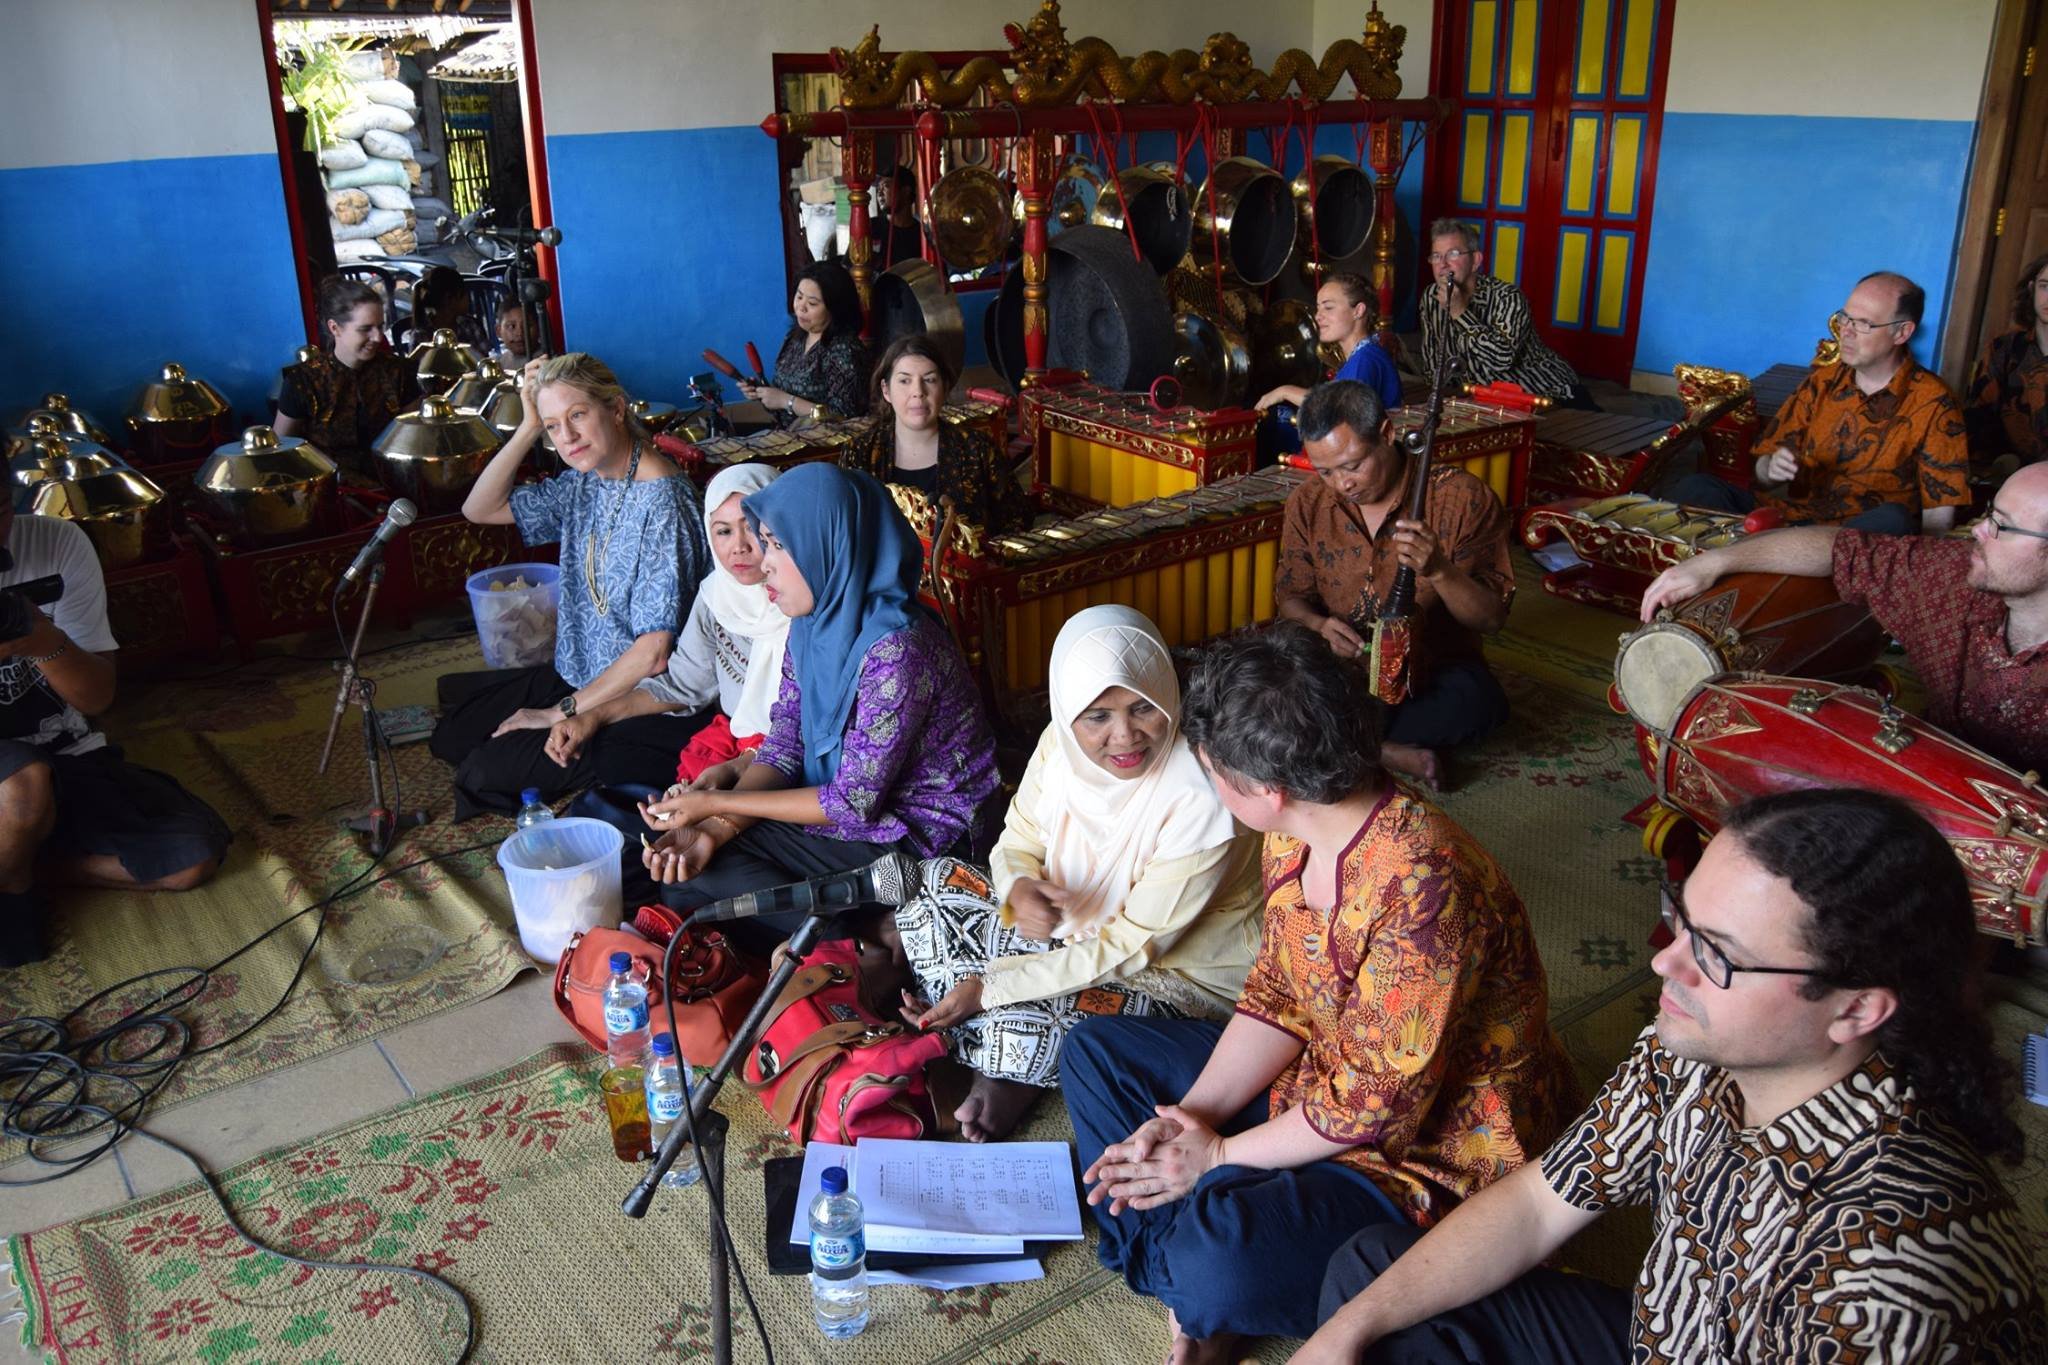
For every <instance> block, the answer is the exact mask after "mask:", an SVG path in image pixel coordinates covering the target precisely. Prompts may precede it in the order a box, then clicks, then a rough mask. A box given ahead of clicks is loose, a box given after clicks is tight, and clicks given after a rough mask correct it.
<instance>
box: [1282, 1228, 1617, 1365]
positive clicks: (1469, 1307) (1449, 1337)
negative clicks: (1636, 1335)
mask: <svg viewBox="0 0 2048 1365" xmlns="http://www.w3.org/2000/svg"><path fill="white" fill-rule="evenodd" d="M1421 1240H1422V1230H1421V1229H1420V1228H1417V1227H1412V1226H1410V1225H1408V1224H1406V1223H1385V1224H1376V1225H1374V1226H1372V1227H1369V1228H1367V1229H1366V1230H1365V1231H1363V1232H1361V1233H1359V1234H1358V1235H1357V1236H1355V1237H1353V1238H1352V1239H1351V1240H1350V1241H1348V1242H1346V1243H1345V1244H1344V1245H1343V1246H1342V1247H1340V1248H1339V1249H1338V1251H1337V1254H1336V1255H1334V1256H1332V1257H1331V1258H1330V1266H1329V1269H1328V1270H1327V1271H1325V1272H1324V1274H1323V1302H1322V1310H1321V1321H1323V1322H1328V1321H1329V1320H1330V1319H1331V1318H1332V1317H1333V1316H1335V1315H1336V1312H1337V1310H1338V1309H1340V1308H1342V1307H1343V1306H1344V1305H1345V1304H1346V1303H1348V1302H1350V1301H1351V1300H1352V1299H1353V1298H1355V1297H1357V1296H1358V1294H1359V1293H1360V1292H1362V1291H1363V1290H1364V1289H1365V1287H1366V1286H1367V1285H1369V1284H1371V1283H1372V1282H1373V1281H1374V1280H1376V1279H1378V1278H1379V1276H1380V1275H1381V1274H1382V1273H1383V1272H1384V1271H1385V1270H1386V1269H1387V1267H1388V1266H1391V1265H1392V1264H1393V1263H1394V1262H1395V1261H1396V1260H1397V1259H1399V1258H1400V1255H1401V1253H1402V1252H1404V1251H1406V1250H1407V1249H1408V1248H1409V1247H1411V1246H1414V1245H1415V1243H1417V1242H1419V1241H1421ZM1634 1316H1635V1309H1634V1303H1633V1300H1632V1296H1631V1295H1630V1294H1629V1292H1628V1291H1627V1290H1625V1289H1616V1288H1614V1287H1613V1286H1611V1285H1605V1284H1602V1283H1600V1281H1598V1280H1594V1279H1588V1278H1587V1277H1586V1276H1584V1275H1569V1274H1566V1273H1564V1272H1563V1271H1557V1270H1532V1271H1530V1272H1529V1273H1528V1274H1526V1275H1524V1276H1522V1277H1521V1278H1520V1279H1518V1280H1516V1281H1515V1282H1514V1283H1512V1284H1510V1285H1508V1286H1507V1287H1506V1288H1504V1289H1500V1290H1496V1291H1495V1292H1494V1293H1492V1294H1489V1295H1487V1296H1486V1297H1485V1298H1483V1299H1479V1300H1476V1301H1475V1302H1472V1303H1468V1304H1466V1305H1465V1306H1464V1307H1463V1308H1457V1309H1453V1310H1452V1311H1450V1312H1448V1313H1444V1314H1441V1315H1439V1316H1437V1317H1434V1318H1431V1319H1430V1320H1429V1321H1427V1322H1422V1323H1417V1324H1416V1325H1415V1326H1413V1327H1410V1328H1409V1329H1408V1330H1406V1331H1404V1332H1396V1333H1394V1335H1392V1336H1390V1337H1385V1338H1382V1339H1381V1340H1380V1341H1378V1342H1377V1343H1375V1344H1374V1345H1373V1347H1372V1348H1371V1349H1370V1350H1368V1351H1367V1352H1366V1353H1365V1359H1366V1361H1367V1362H1369V1365H1491V1363H1492V1362H1498V1361H1510V1360H1511V1361H1514V1362H1515V1365H1604V1362H1607V1361H1614V1362H1621V1361H1625V1360H1627V1359H1628V1358H1629V1327H1630V1324H1631V1323H1632V1322H1633V1320H1634Z"/></svg>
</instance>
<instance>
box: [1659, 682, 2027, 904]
mask: <svg viewBox="0 0 2048 1365" xmlns="http://www.w3.org/2000/svg"><path fill="white" fill-rule="evenodd" d="M1646 755H1647V758H1646V761H1647V764H1648V766H1649V769H1650V774H1651V780H1652V782H1654V783H1655V785H1656V789H1657V800H1658V801H1659V802H1660V803H1662V804H1663V805H1665V806H1667V807H1669V808H1670V809H1672V810H1674V811H1677V812H1678V813H1679V814H1681V815H1684V816H1686V817H1688V818H1690V819H1691V820H1692V821H1693V822H1694V823H1695V824H1697V825H1698V826H1699V827H1700V829H1701V830H1702V831H1703V832H1705V833H1708V834H1711V833H1713V832H1714V831H1716V830H1718V829H1719V828H1720V827H1721V819H1722V816H1723V815H1724V813H1725V812H1727V811H1728V810H1729V809H1730V808H1731V807H1734V806H1736V805H1739V804H1740V803H1742V802H1744V801H1747V800H1750V799H1751V798H1753V797H1758V796H1768V795H1770V794H1772V793H1774V792H1782V791H1798V790H1803V789H1806V788H1812V787H1866V788H1869V789H1871V790H1873V791H1881V792H1887V793H1889V794H1891V795H1893V796H1896V797H1898V798H1900V799H1901V800H1903V801H1906V802H1908V803H1910V804H1911V805H1912V806H1913V807H1914V809H1916V810H1918V811H1919V812H1920V813H1921V814H1922V815H1924V816H1926V817H1927V819H1928V820H1929V821H1930V822H1931V823H1932V824H1933V825H1934V827H1935V828H1936V829H1938V830H1940V831H1941V833H1942V835H1943V837H1945V838H1946V839H1947V840H1948V841H1949V845H1950V846H1951V847H1952V848H1954V849H1955V853H1956V860H1957V861H1958V862H1960V863H1961V864H1962V866H1963V874H1964V876H1965V877H1966V878H1967V879H1968V881H1969V885H1970V898H1971V901H1972V902H1973V904H1974V906H1975V909H1976V914H1977V927H1978V928H1979V929H1980V930H1982V931H1983V932H1984V933H1987V934H1991V935H1994V936H1996V937H1999V938H2005V939H2010V940H2012V941H2013V942H2015V943H2040V942H2042V941H2043V940H2042V914H2043V909H2044V906H2048V794H2044V793H2043V791H2042V789H2041V780H2040V776H2039V775H2038V774H2035V773H2028V774H2025V775H2024V776H2022V775H2021V774H2019V773H2017V772H2014V771H2013V770H2012V769H2011V768H2009V767H2007V766H2006V765H2005V764H2003V763H2000V762H1999V761H1998V760H1997V759H1995V758H1992V757H1991V756H1990V755H1989V754H1986V753H1984V752H1983V751H1981V750H1979V749H1974V748H1972V747H1971V746H1969V745H1967V744H1965V743H1963V742H1962V741H1961V740H1959V739H1957V738H1955V737H1954V736H1952V735H1949V734H1947V733H1945V732H1944V731H1941V730H1939V729H1936V728H1935V727H1934V726H1932V725H1930V724H1928V723H1927V722H1926V721H1923V720H1921V719H1920V718H1919V717H1917V716H1910V715H1907V714H1905V713H1904V712H1902V711H1899V710H1897V709H1895V708H1894V707H1892V706H1891V705H1890V704H1889V703H1888V702H1886V701H1884V700H1882V699H1880V698H1879V697H1878V696H1876V694H1874V693H1872V692H1869V691H1867V690H1864V689H1862V688H1851V687H1843V686H1840V685H1838V684H1833V683H1824V682H1815V681H1812V680H1809V679H1806V678H1778V677H1762V676H1755V677H1744V678H1734V677H1726V678H1719V679H1716V680H1714V681H1712V682H1709V683H1705V684H1703V685H1702V686H1700V687H1698V688H1696V689H1694V691H1693V693H1692V695H1691V696H1689V697H1688V698H1686V700H1685V702H1684V704H1683V705H1682V706H1680V707H1679V709H1678V713H1677V715H1676V716H1674V717H1673V719H1672V722H1671V726H1670V732H1669V734H1668V736H1666V737H1663V738H1661V739H1658V740H1656V741H1653V742H1652V743H1651V744H1650V745H1648V746H1647V748H1646Z"/></svg>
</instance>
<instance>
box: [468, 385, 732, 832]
mask: <svg viewBox="0 0 2048 1365" xmlns="http://www.w3.org/2000/svg"><path fill="white" fill-rule="evenodd" d="M522 382H523V386H524V389H525V393H526V396H527V400H528V401H527V402H526V405H525V414H524V416H523V417H522V418H521V421H520V424H519V429H518V430H517V431H515V432H513V433H512V436H511V438H510V439H509V440H507V441H506V442H505V444H504V445H503V446H502V447H500V448H499V450H498V452H497V454H495V455H493V456H492V457H491V462H490V463H489V464H487V465H485V466H484V471H483V473H481V474H479V475H478V476H477V481H476V485H475V486H474V487H473V488H471V489H470V492H469V496H468V498H466V499H464V501H463V504H462V514H463V515H464V516H465V517H467V518H469V519H470V520H471V521H473V522H476V523H477V524H478V525H482V526H517V527H518V528H519V534H520V536H521V537H522V538H523V539H524V540H525V541H526V543H527V544H529V545H545V544H547V543H549V542H557V543H559V544H560V546H561V566H562V587H561V606H560V608H559V613H558V615H557V618H556V622H555V658H554V662H553V663H552V664H540V665H536V666H534V667H532V668H521V669H500V670H495V671H491V672H485V673H457V674H450V675H449V676H447V677H444V678H442V679H441V681H440V688H439V691H440V700H441V723H440V725H439V726H438V727H436V729H435V731H434V737H433V740H432V741H431V747H432V749H433V752H434V754H435V756H436V757H438V758H440V759H442V760H444V761H445V762H448V763H452V764H454V765H455V769H456V771H455V818H456V819H458V820H467V819H469V818H470V817H471V816H474V815H478V814H481V813H482V812H484V811H488V810H495V811H513V810H517V809H518V808H519V805H520V793H521V792H522V791H523V790H525V789H527V788H538V789H539V790H540V793H541V797H542V799H543V800H552V799H554V798H555V797H558V796H562V795H565V794H567V793H568V792H570V791H573V790H575V789H576V788H577V787H580V786H583V785H586V784H587V783H589V782H592V781H596V782H605V781H608V780H618V781H630V780H632V777H631V774H633V773H644V772H645V771H647V768H648V761H647V760H648V759H649V758H650V757H654V756H658V757H659V760H660V763H658V764H657V765H656V766H657V767H658V766H660V764H672V763H673V762H674V759H675V755H676V753H677V751H678V750H680V749H681V748H682V747H683V745H684V744H686V743H688V742H689V739H690V736H691V735H692V734H694V733H695V732H696V730H697V728H698V727H699V726H700V725H701V724H702V723H703V720H702V718H700V717H678V716H671V715H652V716H636V717H633V718H631V719H629V720H625V721H622V722H620V723H619V724H616V725H610V726H607V727H605V729H604V730H603V731H602V734H603V736H604V742H603V743H602V744H598V745H590V746H583V747H582V748H580V749H579V750H578V752H577V753H576V754H575V755H574V756H573V757H571V758H570V761H569V762H568V763H566V764H564V763H561V762H558V761H556V759H555V758H552V757H550V756H549V755H548V752H547V744H548V736H549V732H550V731H551V730H552V729H553V728H554V726H555V725H556V724H557V723H558V722H560V721H562V720H565V719H567V718H569V717H571V716H574V715H576V714H577V713H578V712H581V711H586V710H590V709H592V708H595V707H597V706H600V705H603V704H604V703H606V702H609V701H612V700H614V699H615V698H618V697H621V696H623V695H625V694H626V693H627V692H629V691H631V690H632V689H633V688H635V687H637V686H638V685H639V684H640V682H641V681H642V680H643V679H645V678H649V677H652V676H653V675H654V674H656V673H659V672H661V671H662V670H663V669H664V668H665V667H666V666H667V663H668V657H669V652H670V650H671V648H672V647H673V646H674V644H675V637H676V628H677V625H678V623H679V622H680V620H681V617H682V614H683V604H684V603H685V601H687V600H688V599H689V598H690V597H694V595H695V593H696V590H697V584H698V583H699V582H700V581H701V580H702V579H703V578H704V575H705V574H707V573H708V572H710V569H711V557H710V554H709V552H708V551H707V550H706V548H705V544H704V514H703V511H702V509H701V508H700V507H699V506H698V503H697V495H696V493H695V492H694V491H692V490H691V488H690V484H689V481H688V480H687V479H685V478H684V477H683V475H682V474H681V473H680V472H679V471H678V470H677V469H676V467H675V465H674V464H673V463H671V462H670V460H669V458H668V457H667V456H666V455H663V454H662V453H661V451H660V450H659V449H657V448H656V447H655V445H654V442H653V441H652V440H651V439H650V438H649V436H648V433H647V430H646V428H645V427H644V426H642V425H641V423H640V421H639V419H638V418H636V417H634V416H633V414H632V412H631V411H630V410H629V409H628V407H627V402H626V393H625V390H624V389H623V388H621V387H620V385H619V381H618V378H617V376H615V375H614V374H613V373H612V372H611V370H610V369H609V368H608V367H607V366H606V365H605V364H604V362H602V361H600V360H598V359H597V358H596V357H594V356H589V355H585V354H583V353H581V352H571V353H570V354H568V355H563V356H556V357H554V358H552V359H546V360H535V361H533V362H531V363H530V364H528V365H527V367H526V369H525V371H524V374H523V380H522ZM543 430H545V431H546V432H547V434H548V436H549V438H550V439H551V440H553V442H554V445H555V450H556V452H557V453H558V454H559V455H560V456H561V457H562V463H563V464H565V465H567V466H568V468H567V469H565V470H564V471H563V472H562V473H560V474H557V475H555V476H554V477H553V478H549V479H543V480H542V481H540V482H539V483H529V484H519V485H517V486H515V485H514V481H515V479H516V478H517V476H518V473H519V467H520V465H521V464H522V463H523V462H524V461H525V459H526V456H527V453H528V452H529V451H531V450H532V449H533V445H534V442H535V441H537V440H538V439H539V438H540V434H541V432H542V431H543ZM643 749H644V750H646V751H647V752H646V753H641V752H639V750H643Z"/></svg>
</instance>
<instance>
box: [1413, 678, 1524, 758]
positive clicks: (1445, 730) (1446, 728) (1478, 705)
mask: <svg viewBox="0 0 2048 1365" xmlns="http://www.w3.org/2000/svg"><path fill="white" fill-rule="evenodd" d="M1424 683H1425V686H1424V688H1423V690H1422V691H1421V692H1418V693H1416V694H1415V695H1413V696H1411V697H1409V698H1408V700H1406V701H1404V702H1402V703H1401V704H1400V705H1399V706H1396V707H1394V708H1393V709H1392V710H1390V711H1389V712H1388V713H1387V738H1388V739H1390V740H1392V741H1393V742H1394V743H1396V744H1412V745H1414V746H1415V747H1416V748H1418V749H1455V748H1458V747H1459V746H1461V745H1465V744H1474V743H1477V742H1478V741H1480V740H1482V739H1484V738H1486V737H1487V736H1488V735H1490V734H1492V733H1493V732H1494V731H1495V730H1498V729H1499V728H1500V727H1501V726H1502V724H1504V723H1505V722H1506V720H1507V718H1508V694H1507V693H1505V692H1503V691H1501V690H1500V681H1499V679H1497V678H1495V677H1494V676H1493V674H1492V673H1490V672H1488V671H1487V667H1486V665H1485V663H1484V662H1482V661H1481V660H1478V659H1458V660H1453V661H1451V662H1447V663H1442V664H1434V665H1432V666H1431V667H1430V670H1429V676H1428V677H1427V678H1426V679H1424Z"/></svg>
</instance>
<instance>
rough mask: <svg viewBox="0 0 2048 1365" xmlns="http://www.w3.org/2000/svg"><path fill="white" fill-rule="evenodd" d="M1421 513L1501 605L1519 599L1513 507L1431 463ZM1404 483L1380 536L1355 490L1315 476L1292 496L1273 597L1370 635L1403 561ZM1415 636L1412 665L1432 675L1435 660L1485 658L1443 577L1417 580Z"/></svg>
mask: <svg viewBox="0 0 2048 1365" xmlns="http://www.w3.org/2000/svg"><path fill="white" fill-rule="evenodd" d="M1429 473H1430V479H1429V492H1428V494H1427V495H1426V496H1425V497H1424V499H1423V504H1422V516H1423V520H1424V521H1425V522H1427V523H1428V525H1429V528H1430V530H1432V531H1434V532H1435V533H1436V537H1437V541H1438V543H1439V544H1440V545H1442V547H1443V552H1444V556H1445V558H1447V559H1449V560H1450V562H1451V563H1453V564H1455V565H1457V566H1458V567H1459V568H1461V569H1463V570H1464V571H1465V572H1466V573H1467V574H1468V575H1470V576H1471V578H1472V581H1473V582H1475V583H1477V584H1479V586H1480V587H1482V588H1484V589H1486V591H1488V592H1489V593H1492V594H1493V595H1494V596H1496V597H1498V598H1499V599H1500V600H1501V603H1502V604H1503V605H1508V604H1511V603H1512V602H1513V601H1514V600H1515V568H1514V565H1513V563H1511V562H1510V561H1509V559H1508V514H1507V509H1506V508H1504V507H1502V506H1501V502H1500V499H1499V498H1497V497H1495V496H1494V495H1493V490H1492V489H1491V488H1488V487H1487V486H1486V485H1485V484H1484V483H1481V482H1480V481H1479V480H1478V479H1477V478H1475V477H1474V476H1473V475H1471V474H1469V473H1467V472H1466V471H1465V470H1462V469H1459V468H1458V467H1456V466H1455V465H1436V466H1434V467H1433V468H1431V470H1430V471H1429ZM1407 499H1408V493H1407V485H1406V483H1405V482H1404V483H1403V485H1402V492H1401V494H1400V498H1399V504H1400V505H1397V506H1396V507H1395V508H1394V509H1393V510H1392V511H1390V512H1388V513H1387V515H1386V517H1385V518H1384V519H1383V520H1382V521H1381V522H1380V528H1379V534H1378V535H1373V534H1371V533H1370V532H1368V531H1367V530H1366V527H1365V519H1364V518H1363V517H1362V516H1360V515H1359V511H1358V507H1357V505H1356V504H1354V503H1353V502H1352V501H1351V500H1350V499H1349V498H1347V497H1345V496H1344V495H1343V494H1342V493H1339V492H1338V491H1337V490H1336V489H1334V488H1332V487H1330V485H1329V484H1327V483H1325V482H1323V480H1322V479H1321V478H1318V477H1316V476H1313V475H1311V476H1310V477H1309V478H1308V479H1306V480H1304V481H1303V482H1302V483H1301V484H1300V485H1299V486H1298V487H1297V488H1296V489H1295V490H1294V491H1293V492H1292V493H1290V494H1288V495H1287V506H1286V509H1285V510H1284V511H1283V512H1282V513H1281V521H1280V560H1279V570H1278V573H1277V575H1276V576H1275V579H1274V585H1273V594H1274V597H1275V599H1276V600H1279V601H1285V600H1286V599H1287V598H1290V597H1300V598H1304V599H1306V600H1307V601H1308V602H1309V604H1310V605H1311V606H1313V607H1315V608H1316V609H1317V610H1319V611H1321V612H1322V613H1324V614H1325V615H1328V616H1335V617H1337V618H1339V619H1340V620H1344V621H1348V622H1350V624H1351V626H1352V628H1353V629H1354V630H1356V631H1358V632H1359V634H1361V635H1367V636H1369V634H1370V632H1371V630H1372V623H1373V622H1374V621H1376V620H1378V619H1379V614H1380V608H1381V606H1382V605H1383V604H1384V603H1385V602H1386V600H1387V596H1388V594H1389V593H1391V592H1392V591H1393V588H1394V577H1395V575H1396V574H1397V573H1398V572H1399V571H1400V567H1401V565H1400V561H1399V560H1398V559H1396V558H1395V556H1394V522H1395V521H1396V520H1398V519H1399V518H1401V517H1405V516H1407V515H1408V512H1407V508H1406V503H1407ZM1414 619H1415V621H1416V622H1417V625H1416V629H1415V637H1414V638H1415V644H1414V646H1413V649H1412V651H1411V654H1410V658H1411V659H1412V661H1413V662H1412V664H1411V667H1412V668H1413V669H1414V670H1415V678H1416V680H1417V682H1419V683H1426V682H1427V679H1428V674H1429V670H1430V667H1431V665H1432V664H1434V663H1444V662H1449V661H1453V660H1474V659H1478V658H1480V657H1481V650H1480V644H1479V632H1478V631H1476V630H1473V629H1472V628H1471V627H1470V626H1465V625H1461V624H1459V622H1458V619H1457V618H1456V617H1454V616H1452V615H1451V612H1450V609H1449V608H1448V607H1446V606H1444V604H1443V599H1441V598H1440V597H1438V596H1437V591H1436V585H1435V584H1433V583H1429V582H1425V581H1423V580H1422V579H1419V578H1418V579H1417V580H1416V582H1415V617H1414Z"/></svg>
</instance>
